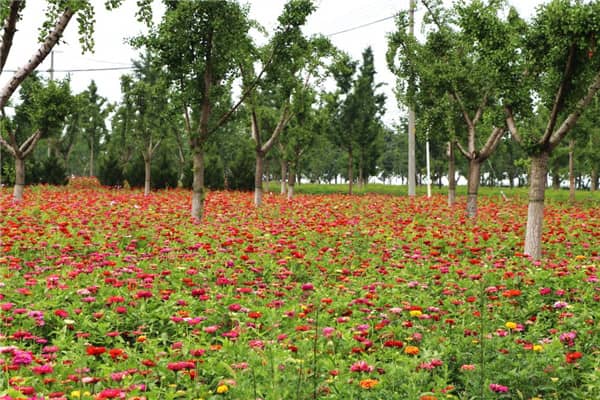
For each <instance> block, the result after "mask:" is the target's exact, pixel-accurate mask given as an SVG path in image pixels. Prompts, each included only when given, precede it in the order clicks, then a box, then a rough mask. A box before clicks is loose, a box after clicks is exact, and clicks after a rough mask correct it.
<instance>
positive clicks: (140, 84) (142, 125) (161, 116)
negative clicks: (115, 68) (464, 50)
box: [122, 53, 171, 196]
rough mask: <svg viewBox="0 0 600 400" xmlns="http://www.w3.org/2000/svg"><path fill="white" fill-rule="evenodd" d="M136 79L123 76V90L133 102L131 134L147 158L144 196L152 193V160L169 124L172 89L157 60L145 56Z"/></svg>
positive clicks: (135, 143)
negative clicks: (170, 92)
mask: <svg viewBox="0 0 600 400" xmlns="http://www.w3.org/2000/svg"><path fill="white" fill-rule="evenodd" d="M134 66H135V72H134V77H127V76H125V77H123V78H122V88H123V90H124V95H125V96H126V97H127V100H129V101H132V103H133V107H132V111H133V113H134V114H133V118H132V119H133V121H131V122H132V126H131V130H130V131H129V134H130V135H131V139H132V141H133V146H134V147H135V148H137V149H139V150H140V151H141V153H142V157H143V159H144V195H146V196H147V195H148V194H149V193H150V187H151V171H152V170H151V166H152V157H153V155H154V153H155V152H156V149H157V148H158V146H159V145H160V143H161V141H162V140H163V138H164V136H165V133H166V131H167V127H166V125H167V122H168V121H169V112H170V110H171V106H170V104H169V87H168V82H167V80H166V78H165V75H164V74H163V73H162V71H161V68H160V66H159V65H157V64H156V60H155V59H154V57H153V56H152V55H151V54H149V53H146V54H145V55H143V56H142V58H141V60H139V61H135V62H134Z"/></svg>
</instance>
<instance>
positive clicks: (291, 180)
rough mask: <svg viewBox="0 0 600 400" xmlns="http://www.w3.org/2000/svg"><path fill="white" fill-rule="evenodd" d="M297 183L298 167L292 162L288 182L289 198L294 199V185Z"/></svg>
mask: <svg viewBox="0 0 600 400" xmlns="http://www.w3.org/2000/svg"><path fill="white" fill-rule="evenodd" d="M295 185H296V168H295V167H294V165H293V163H292V164H290V170H289V171H288V184H287V199H288V200H292V198H293V197H294V186H295Z"/></svg>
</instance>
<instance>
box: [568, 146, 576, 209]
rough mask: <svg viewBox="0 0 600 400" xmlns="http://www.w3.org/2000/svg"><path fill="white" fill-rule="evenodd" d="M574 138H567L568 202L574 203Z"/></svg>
mask: <svg viewBox="0 0 600 400" xmlns="http://www.w3.org/2000/svg"><path fill="white" fill-rule="evenodd" d="M574 156H575V140H574V139H571V140H569V203H571V204H573V203H575V158H574Z"/></svg>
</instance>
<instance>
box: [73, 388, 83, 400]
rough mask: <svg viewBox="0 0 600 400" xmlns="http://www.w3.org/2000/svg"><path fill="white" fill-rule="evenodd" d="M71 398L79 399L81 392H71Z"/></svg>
mask: <svg viewBox="0 0 600 400" xmlns="http://www.w3.org/2000/svg"><path fill="white" fill-rule="evenodd" d="M71 397H72V398H74V399H78V398H80V397H81V392H80V391H79V390H73V391H72V392H71Z"/></svg>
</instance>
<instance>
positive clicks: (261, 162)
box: [254, 151, 265, 207]
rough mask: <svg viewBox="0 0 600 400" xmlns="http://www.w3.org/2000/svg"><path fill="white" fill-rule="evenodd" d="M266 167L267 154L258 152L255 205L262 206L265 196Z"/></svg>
mask: <svg viewBox="0 0 600 400" xmlns="http://www.w3.org/2000/svg"><path fill="white" fill-rule="evenodd" d="M264 169H265V154H264V153H263V152H261V151H257V152H256V169H255V172H254V205H255V206H256V207H260V206H261V204H262V198H263V180H262V177H263V173H264Z"/></svg>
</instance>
